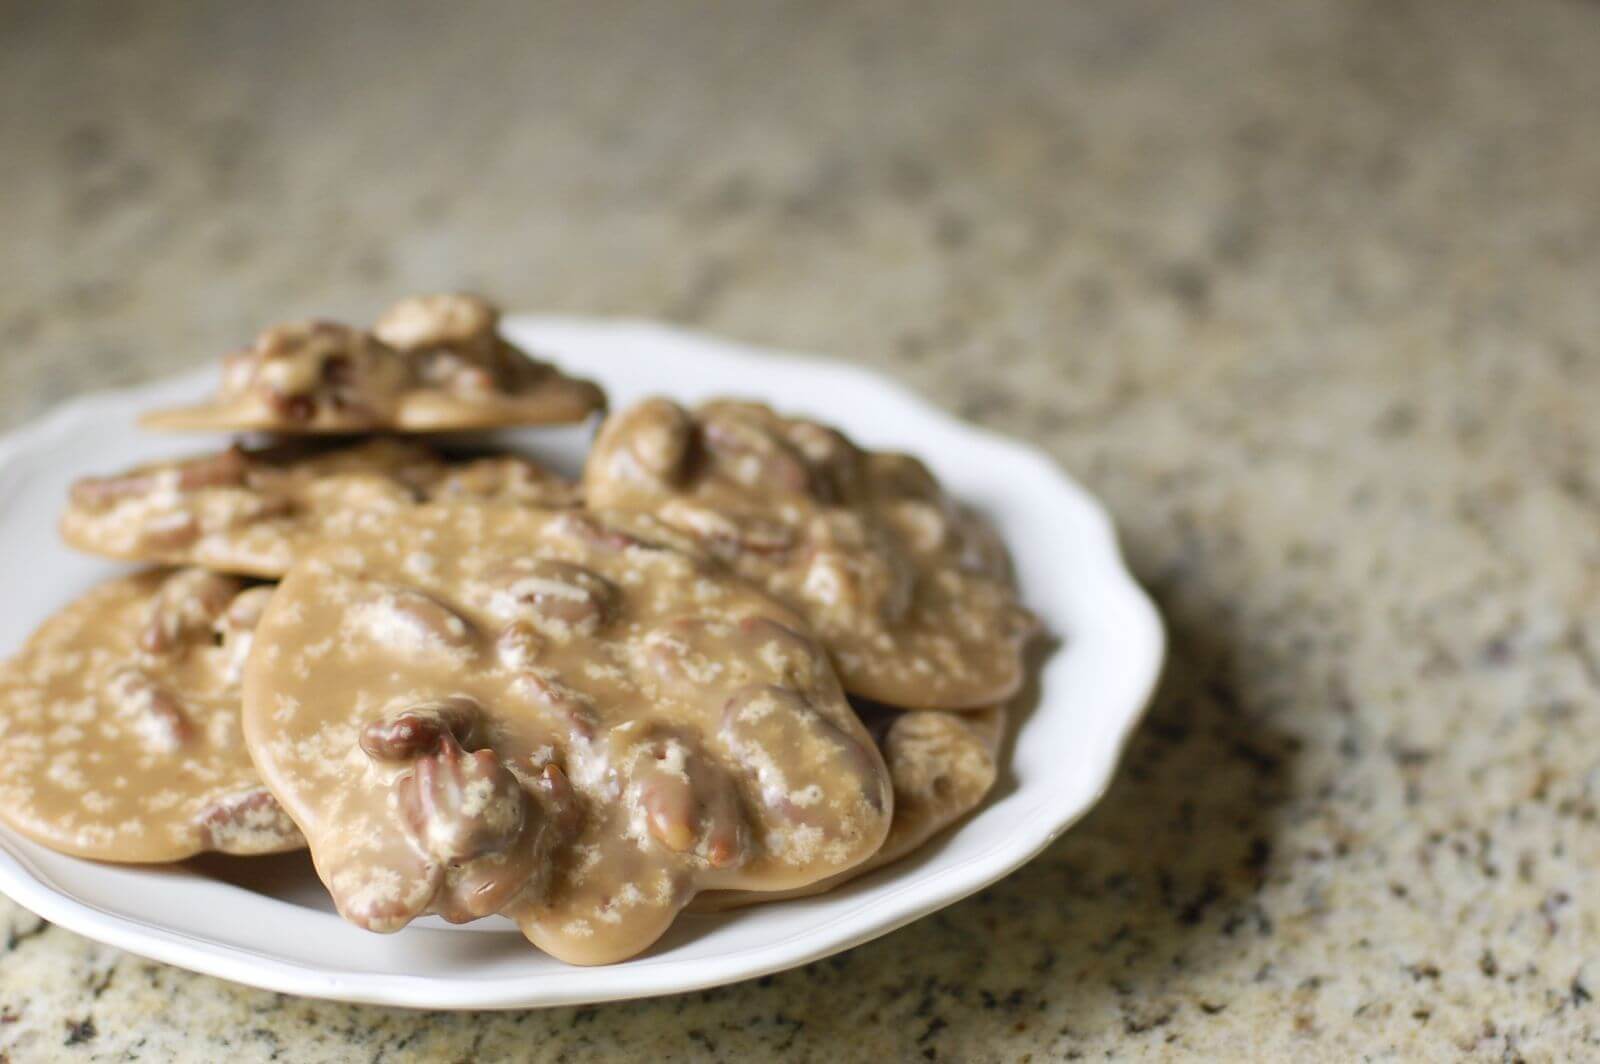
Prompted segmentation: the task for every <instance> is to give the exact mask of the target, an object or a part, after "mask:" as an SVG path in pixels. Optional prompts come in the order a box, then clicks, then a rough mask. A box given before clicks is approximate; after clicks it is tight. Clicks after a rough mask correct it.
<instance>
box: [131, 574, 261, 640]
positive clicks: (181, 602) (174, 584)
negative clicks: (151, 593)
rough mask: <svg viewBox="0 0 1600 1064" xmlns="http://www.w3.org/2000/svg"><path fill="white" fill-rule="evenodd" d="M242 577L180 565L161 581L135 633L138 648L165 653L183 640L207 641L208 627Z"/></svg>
mask: <svg viewBox="0 0 1600 1064" xmlns="http://www.w3.org/2000/svg"><path fill="white" fill-rule="evenodd" d="M243 587H244V581H243V580H240V579H239V578H238V577H234V576H224V575H222V574H221V573H213V572H208V571H206V570H204V569H183V570H180V571H179V572H176V573H174V574H173V575H172V577H171V578H170V579H168V580H167V581H166V583H164V584H162V585H161V590H160V592H159V593H158V594H157V595H156V597H155V600H154V601H153V602H152V603H151V604H150V612H149V614H148V617H147V619H146V621H145V626H144V628H143V630H141V631H140V633H139V649H141V650H143V651H145V652H146V653H148V654H168V653H171V652H173V651H175V650H177V649H179V648H180V647H182V646H184V645H185V644H187V643H189V642H192V641H196V640H198V639H202V638H203V639H205V640H206V641H208V642H209V641H210V638H211V632H212V628H213V626H214V625H215V623H216V620H217V618H218V617H219V616H221V615H222V613H223V611H224V610H226V609H227V608H228V605H229V604H230V603H231V602H233V600H234V596H236V595H238V594H239V591H240V590H241V589H242V588H243Z"/></svg>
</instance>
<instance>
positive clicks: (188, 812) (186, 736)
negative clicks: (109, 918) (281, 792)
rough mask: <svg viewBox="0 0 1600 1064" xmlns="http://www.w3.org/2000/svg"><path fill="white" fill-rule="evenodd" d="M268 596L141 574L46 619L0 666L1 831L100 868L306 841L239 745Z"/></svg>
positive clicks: (221, 579) (202, 575)
mask: <svg viewBox="0 0 1600 1064" xmlns="http://www.w3.org/2000/svg"><path fill="white" fill-rule="evenodd" d="M270 593H271V590H270V588H267V587H263V586H257V587H249V586H247V585H246V584H245V582H243V581H241V580H238V579H236V578H233V577H227V576H219V575H216V574H214V573H208V572H203V571H201V570H198V569H180V570H177V571H176V572H160V571H152V572H145V573H140V574H138V575H135V576H129V577H124V578H122V579H118V580H112V581H110V582H109V583H105V584H101V585H100V586H99V587H96V588H95V589H94V590H92V591H90V592H89V593H88V594H87V595H85V596H84V597H82V598H80V599H79V600H77V601H76V602H74V603H72V604H71V605H69V606H68V607H66V608H65V609H64V610H62V611H61V612H60V613H57V614H56V615H55V616H53V617H51V618H50V619H49V620H47V621H46V622H45V623H44V625H43V626H42V627H41V628H40V629H39V631H38V632H36V633H35V634H34V636H33V637H32V638H31V639H30V640H29V641H28V643H27V644H26V645H25V646H24V647H23V648H22V650H21V652H20V653H18V654H17V656H16V657H14V658H13V659H11V660H10V661H9V662H7V663H6V664H5V666H4V667H3V668H0V819H4V821H5V822H6V823H7V824H8V825H10V826H11V827H13V828H15V829H16V830H17V831H20V832H21V833H22V834H24V835H26V836H28V837H29V838H31V839H33V840H35V841H36V842H39V843H42V844H43V845H45V846H49V847H50V848H52V849H55V850H60V851H61V852H63V853H70V854H75V855H77V856H80V857H93V858H96V859H99V860H103V861H172V860H178V859H180V858H183V857H189V856H191V855H193V854H196V853H200V852H203V851H206V850H220V851H222V852H224V853H237V854H257V853H277V852H281V851H284V850H293V849H298V848H299V847H301V846H303V845H305V842H304V840H303V839H302V838H301V837H300V832H299V831H298V829H296V827H295V826H294V823H293V822H292V821H291V820H290V819H289V818H288V816H287V815H286V814H285V813H284V811H283V809H282V807H280V806H279V805H278V803H277V802H276V801H275V800H274V799H273V798H272V796H271V795H270V794H268V793H267V792H266V790H265V789H264V788H263V787H262V784H261V778H260V776H259V775H257V773H256V770H255V767H254V766H253V765H252V764H251V763H250V758H249V755H248V754H247V753H246V751H245V746H244V739H243V736H242V735H241V734H240V720H239V708H240V702H239V680H240V671H241V667H242V662H243V660H244V658H245V656H246V655H247V654H248V652H249V647H250V642H251V637H252V634H253V631H254V622H255V619H256V618H257V617H258V616H259V609H260V605H261V600H262V598H263V597H264V596H266V595H269V594H270Z"/></svg>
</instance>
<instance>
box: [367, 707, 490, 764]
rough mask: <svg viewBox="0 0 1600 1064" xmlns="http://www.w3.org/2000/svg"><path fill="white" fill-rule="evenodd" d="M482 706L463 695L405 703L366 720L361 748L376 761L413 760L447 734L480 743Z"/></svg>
mask: <svg viewBox="0 0 1600 1064" xmlns="http://www.w3.org/2000/svg"><path fill="white" fill-rule="evenodd" d="M482 722H483V707H481V706H479V705H478V703H477V701H476V700H474V699H472V698H469V697H467V696H466V695H451V696H450V697H449V698H441V699H437V700H434V701H429V702H419V703H418V704H416V705H414V706H407V707H406V708H405V709H402V710H400V711H399V712H397V713H392V714H389V715H387V716H383V717H379V718H377V719H376V720H372V721H369V722H368V723H367V725H366V727H364V728H362V729H361V738H360V740H359V741H360V743H361V749H362V750H363V751H365V752H366V754H367V756H368V757H371V758H374V759H376V760H379V761H412V760H415V759H416V758H418V757H421V756H423V755H424V754H429V753H432V752H434V751H435V750H437V749H439V747H440V745H441V744H442V743H443V742H444V741H445V739H446V738H449V739H451V740H452V741H453V742H455V743H456V744H457V745H460V746H464V747H467V748H469V749H471V748H475V747H477V746H478V745H480V742H479V740H480V738H481V736H480V735H479V732H480V731H481V729H482Z"/></svg>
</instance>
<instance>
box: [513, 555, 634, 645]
mask: <svg viewBox="0 0 1600 1064" xmlns="http://www.w3.org/2000/svg"><path fill="white" fill-rule="evenodd" d="M489 579H490V581H491V582H492V583H494V584H495V585H496V591H495V593H494V598H493V601H492V604H491V609H492V610H493V611H494V612H495V613H496V614H497V615H498V616H500V617H501V618H504V619H516V620H521V621H525V622H526V623H528V624H530V625H532V626H533V627H534V628H535V629H536V630H537V631H538V632H539V633H540V634H542V635H544V636H546V637H548V638H551V639H555V640H560V641H565V640H568V639H571V638H573V637H574V636H591V635H594V634H595V633H596V632H598V631H599V630H600V629H602V628H604V627H605V626H606V625H607V624H609V623H610V622H611V620H612V618H613V617H614V616H615V615H616V610H617V603H618V601H619V599H620V597H621V596H620V593H619V592H618V591H617V588H616V586H615V585H614V584H612V583H611V582H610V581H609V580H607V579H606V578H605V577H603V576H601V575H600V574H599V573H596V572H593V571H592V570H589V569H585V568H583V567H582V566H578V565H572V564H570V563H567V562H559V561H554V560H552V559H549V558H533V559H524V560H519V561H518V562H516V563H513V564H509V565H506V566H504V567H502V568H500V569H499V570H496V571H494V572H493V573H491V574H490V576H489Z"/></svg>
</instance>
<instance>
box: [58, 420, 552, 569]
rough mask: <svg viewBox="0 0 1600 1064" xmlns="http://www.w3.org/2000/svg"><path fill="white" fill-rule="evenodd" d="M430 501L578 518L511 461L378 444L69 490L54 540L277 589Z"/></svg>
mask: <svg viewBox="0 0 1600 1064" xmlns="http://www.w3.org/2000/svg"><path fill="white" fill-rule="evenodd" d="M429 499H462V500H467V499H476V500H484V501H499V502H513V503H520V504H526V505H538V506H545V507H565V506H574V505H577V502H578V494H577V488H576V486H575V485H573V484H571V483H570V482H568V481H567V480H565V479H563V478H562V477H560V476H558V475H557V474H555V473H553V472H551V471H550V470H548V469H545V468H544V467H543V466H541V465H539V464H538V463H537V462H534V461H533V460H532V459H528V458H523V457H520V456H516V455H494V456H488V457H478V458H447V457H446V456H444V455H442V454H441V453H439V452H438V451H435V450H433V449H432V448H429V447H426V446H424V445H422V444H420V443H416V442H411V441H404V440H397V439H387V438H378V439H373V440H369V441H367V442H365V443H358V444H348V445H344V446H337V447H330V446H321V445H310V444H305V443H301V444H285V445H278V446H275V447H270V448H265V449H259V450H246V449H243V448H240V447H232V448H230V449H228V450H226V451H220V452H217V453H215V454H208V455H202V456H199V457H194V458H188V459H183V460H178V461H168V462H157V463H154V464H151V465H145V466H139V467H137V468H135V469H132V470H129V471H128V472H125V473H121V474H118V475H115V476H109V477H87V478H85V479H83V480H80V481H78V482H77V483H76V484H74V485H73V487H72V494H71V499H70V502H69V504H68V506H67V510H66V512H65V513H64V514H63V515H62V518H61V525H60V527H61V535H62V537H63V538H64V539H66V541H67V542H68V543H70V544H71V545H72V546H74V547H77V548H78V549H79V550H84V551H88V552H90V553H92V554H104V555H108V556H110V557H113V558H121V559H124V560H128V561H139V562H160V563H163V564H168V565H203V566H206V567H207V568H210V569H217V570H221V571H223V572H235V573H248V574H251V575H255V576H264V577H278V576H282V575H283V573H284V572H285V571H286V570H287V569H288V568H289V566H290V564H291V563H293V561H294V559H295V557H296V556H297V555H299V554H300V553H301V552H303V551H304V550H305V549H306V548H307V547H308V546H309V545H310V544H312V543H315V542H316V541H318V540H319V539H321V538H323V537H326V536H334V537H342V536H346V535H349V534H350V533H351V532H352V531H354V530H355V529H357V528H362V527H386V526H388V525H389V524H391V523H392V522H394V521H395V519H396V515H397V514H400V513H402V512H403V511H405V510H408V509H410V508H411V507H413V506H414V505H416V504H417V503H418V502H420V501H424V500H429Z"/></svg>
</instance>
